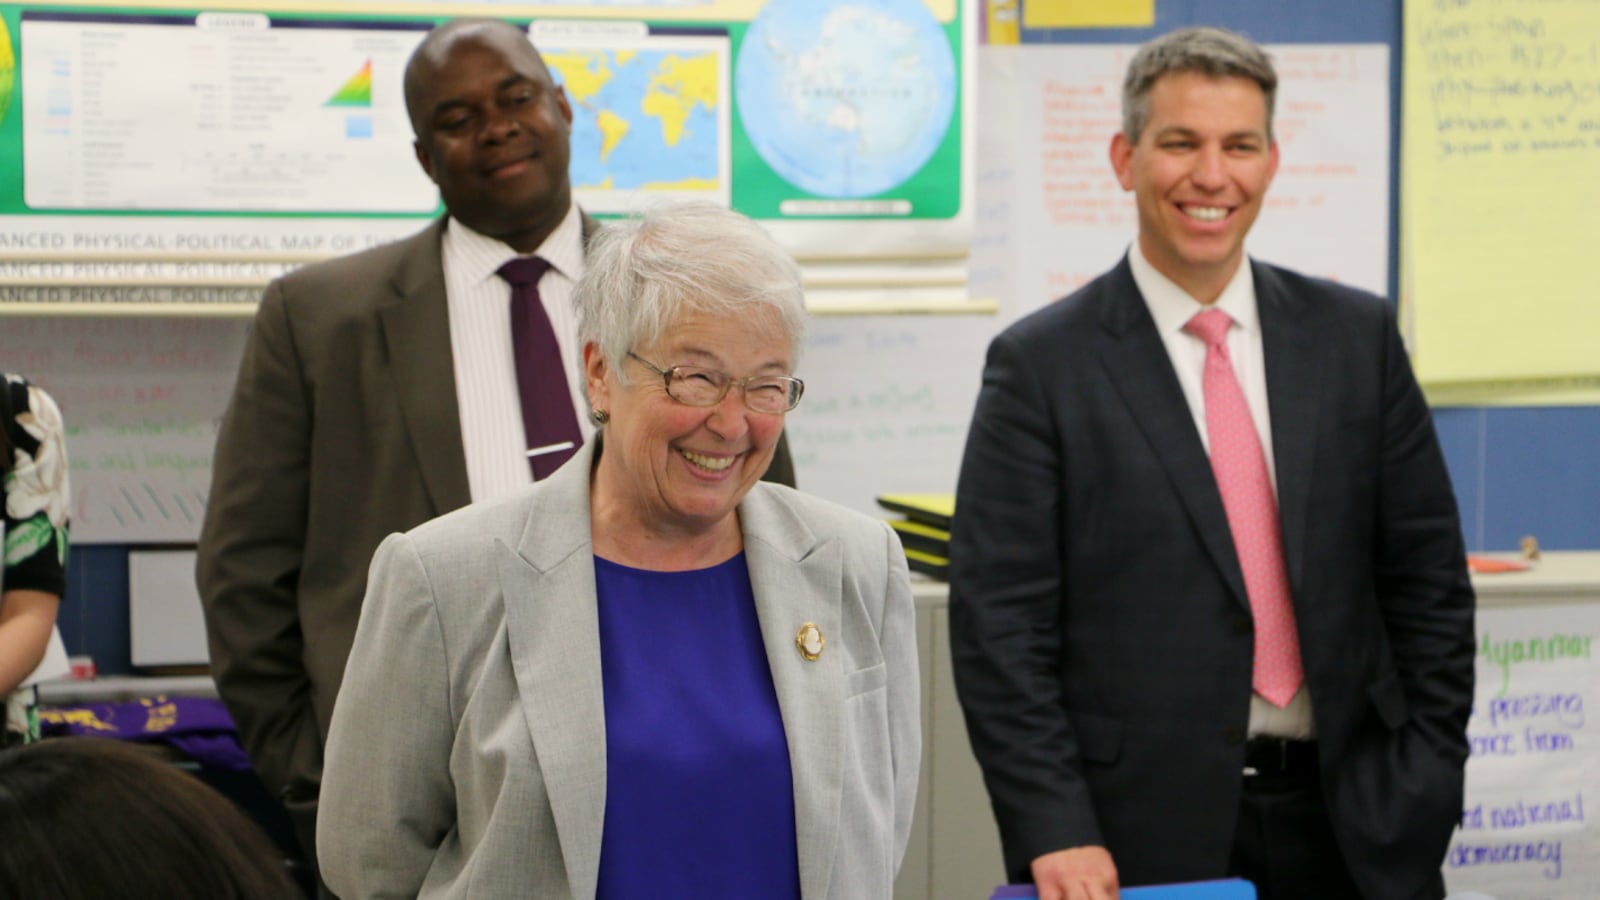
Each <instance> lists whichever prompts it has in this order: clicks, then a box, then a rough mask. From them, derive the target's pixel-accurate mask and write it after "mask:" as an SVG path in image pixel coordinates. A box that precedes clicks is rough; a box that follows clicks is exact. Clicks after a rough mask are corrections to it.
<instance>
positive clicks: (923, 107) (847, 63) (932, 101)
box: [735, 0, 957, 197]
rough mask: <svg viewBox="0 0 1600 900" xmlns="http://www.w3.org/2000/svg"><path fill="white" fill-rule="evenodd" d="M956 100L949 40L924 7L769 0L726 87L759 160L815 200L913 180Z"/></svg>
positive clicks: (906, 0) (890, 1)
mask: <svg viewBox="0 0 1600 900" xmlns="http://www.w3.org/2000/svg"><path fill="white" fill-rule="evenodd" d="M956 90H957V80H956V67H955V60H954V54H953V52H952V50H951V48H950V41H949V39H948V38H947V37H946V35H945V33H944V31H943V30H942V29H941V28H940V26H939V23H938V21H937V20H935V19H934V17H933V14H932V13H931V12H929V11H928V8H927V6H925V5H924V4H923V3H922V0H771V2H770V3H768V4H767V5H766V7H764V8H763V9H762V11H761V13H760V15H758V16H756V19H755V21H754V22H753V23H751V25H750V30H749V32H748V33H746V34H745V37H744V44H743V45H742V47H741V48H740V50H739V64H738V67H737V74H736V76H735V93H736V95H737V97H738V100H739V116H740V119H741V121H742V122H743V123H744V128H745V131H746V132H747V133H748V134H749V135H750V140H751V142H752V143H753V144H754V145H755V148H756V152H758V153H759V154H761V158H762V159H764V160H766V162H767V164H768V165H770V166H771V167H772V168H773V169H774V170H775V171H776V172H777V173H778V174H779V175H780V176H782V177H783V178H784V179H786V180H787V181H789V182H790V183H792V184H793V185H795V186H796V187H798V188H801V189H803V190H806V191H810V192H811V193H814V194H818V195H820V196H824V197H865V196H870V195H873V194H879V193H882V192H884V191H888V190H892V189H893V188H894V187H896V186H897V185H899V184H901V183H902V182H904V181H905V180H906V179H908V178H910V177H911V176H912V175H915V174H916V173H917V171H918V170H919V169H921V168H922V166H923V165H924V164H926V163H927V162H928V159H929V158H930V157H931V156H932V155H933V153H934V151H935V150H936V149H938V147H939V143H940V142H941V141H942V140H943V139H944V135H945V132H946V131H947V130H948V129H949V128H950V124H951V116H952V114H953V112H954V110H955V102H956Z"/></svg>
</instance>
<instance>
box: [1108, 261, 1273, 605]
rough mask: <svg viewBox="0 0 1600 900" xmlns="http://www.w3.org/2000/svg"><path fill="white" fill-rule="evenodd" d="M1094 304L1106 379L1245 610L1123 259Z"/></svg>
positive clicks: (1187, 419) (1214, 504) (1174, 392)
mask: <svg viewBox="0 0 1600 900" xmlns="http://www.w3.org/2000/svg"><path fill="white" fill-rule="evenodd" d="M1098 302H1099V303H1100V306H1101V316H1100V321H1101V323H1102V324H1103V325H1104V326H1105V329H1106V332H1107V333H1108V335H1109V337H1110V340H1109V342H1108V343H1107V344H1106V346H1105V347H1104V348H1103V349H1102V351H1101V353H1100V361H1101V363H1102V364H1103V365H1104V366H1105V369H1106V371H1107V373H1108V374H1109V375H1110V376H1111V384H1112V386H1113V387H1114V388H1115V390H1116V391H1117V393H1118V394H1119V395H1120V396H1121V398H1122V401H1123V403H1124V404H1125V405H1126V406H1127V408H1128V413H1129V414H1130V415H1131V416H1132V417H1133V419H1134V421H1135V422H1137V423H1138V425H1139V429H1140V431H1142V432H1143V433H1144V436H1145V440H1146V441H1148V442H1149V444H1150V447H1151V449H1152V450H1153V451H1154V453H1155V455H1156V458H1157V459H1159V460H1160V461H1161V466H1162V468H1163V469H1164V470H1165V471H1166V473H1167V478H1168V480H1169V481H1170V482H1171V483H1172V489H1173V491H1174V493H1176V494H1177V495H1178V499H1179V501H1180V502H1181V503H1182V504H1183V506H1184V509H1185V510H1186V511H1187V512H1188V514H1189V518H1190V519H1192V520H1193V521H1194V525H1195V531H1196V532H1197V533H1198V534H1199V536H1200V541H1201V543H1202V544H1203V545H1204V546H1205V548H1206V552H1207V553H1209V554H1210V555H1211V558H1212V560H1213V561H1214V562H1215V563H1216V565H1217V569H1218V570H1219V571H1220V572H1221V573H1222V577H1223V580H1224V581H1226V582H1227V584H1228V587H1229V588H1230V589H1231V590H1232V591H1233V595H1234V597H1235V598H1237V599H1238V601H1239V602H1240V603H1241V604H1243V605H1244V607H1245V608H1246V609H1249V606H1250V601H1249V598H1248V595H1247V594H1246V593H1245V589H1244V573H1243V572H1242V571H1241V570H1240V568H1239V557H1238V554H1237V553H1236V552H1235V551H1234V548H1233V536H1232V535H1233V533H1232V531H1230V530H1229V528H1228V514H1227V512H1226V511H1225V510H1224V509H1223V508H1222V495H1221V494H1220V493H1219V492H1218V491H1217V480H1216V476H1215V475H1214V474H1213V473H1212V471H1211V460H1210V458H1209V457H1208V456H1206V451H1205V445H1204V444H1202V443H1200V435H1199V433H1198V432H1196V431H1195V425H1194V415H1193V413H1191V412H1190V411H1189V403H1188V401H1186V400H1185V399H1184V398H1183V389H1182V388H1181V387H1180V386H1179V385H1178V376H1177V374H1176V373H1174V372H1173V371H1172V357H1171V356H1169V355H1168V354H1167V348H1166V345H1165V344H1163V343H1162V342H1161V335H1160V334H1159V333H1158V332H1157V331H1156V325H1155V320H1154V319H1152V318H1151V317H1150V310H1149V308H1148V307H1146V306H1145V304H1144V298H1143V295H1142V294H1140V293H1139V286H1138V284H1137V283H1136V282H1134V280H1133V270H1132V269H1131V268H1129V266H1128V261H1127V258H1126V257H1124V258H1123V260H1122V262H1121V264H1119V265H1118V266H1117V267H1116V268H1115V269H1112V270H1111V272H1110V273H1109V274H1108V275H1107V276H1106V278H1105V280H1104V281H1103V282H1102V287H1101V290H1100V296H1099V298H1098Z"/></svg>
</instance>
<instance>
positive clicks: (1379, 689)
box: [950, 28, 1473, 900]
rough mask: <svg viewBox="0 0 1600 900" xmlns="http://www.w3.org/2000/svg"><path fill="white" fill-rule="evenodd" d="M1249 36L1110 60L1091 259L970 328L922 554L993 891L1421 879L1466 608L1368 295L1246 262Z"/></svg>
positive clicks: (1219, 36) (1394, 344) (1390, 894)
mask: <svg viewBox="0 0 1600 900" xmlns="http://www.w3.org/2000/svg"><path fill="white" fill-rule="evenodd" d="M1276 86H1277V77H1276V75H1275V73H1274V71H1273V68H1272V64H1271V61H1270V59H1269V58H1268V57H1267V55H1266V54H1265V53H1264V52H1263V51H1262V50H1261V49H1260V48H1259V47H1258V46H1256V45H1255V44H1253V43H1251V42H1250V41H1248V40H1247V39H1245V38H1243V37H1241V36H1239V35H1236V34H1233V33H1231V32H1227V31H1222V30H1219V29H1213V28H1195V29H1185V30H1183V31H1179V32H1174V33H1172V34H1169V35H1166V36H1164V37H1162V38H1160V39H1158V40H1155V41H1153V42H1151V43H1149V44H1147V45H1145V46H1144V47H1143V48H1141V49H1140V51H1139V52H1138V54H1137V55H1136V56H1135V57H1134V58H1133V60H1132V61H1131V63H1130V65H1129V71H1128V74H1127V79H1126V82H1125V84H1124V91H1123V128H1122V132H1121V133H1120V134H1118V135H1117V136H1116V137H1115V138H1114V139H1113V141H1112V143H1111V162H1112V165H1113V167H1114V168H1115V170H1116V173H1117V177H1118V179H1119V180H1120V181H1121V183H1122V186H1123V188H1124V189H1125V190H1129V191H1132V192H1133V193H1134V195H1135V198H1136V200H1137V206H1138V211H1139V236H1138V240H1137V241H1135V242H1134V244H1133V245H1132V246H1131V247H1130V249H1129V251H1128V254H1127V257H1126V258H1125V259H1123V261H1122V262H1120V263H1119V264H1118V265H1117V266H1116V267H1115V268H1113V269H1112V270H1111V271H1110V272H1107V273H1106V274H1105V275H1102V276H1101V277H1100V278H1098V279H1096V280H1095V281H1093V282H1091V283H1090V284H1088V285H1087V286H1085V287H1084V288H1083V289H1081V290H1079V291H1078V292H1076V293H1074V294H1072V295H1071V296H1069V297H1066V298H1065V299H1063V300H1061V301H1059V302H1057V303H1054V304H1052V305H1050V306H1048V307H1046V308H1045V309H1042V310H1040V311H1039V312H1037V313H1034V314H1033V315H1031V316H1029V317H1027V318H1025V319H1023V320H1022V321H1020V322H1018V323H1017V324H1016V325H1015V326H1013V327H1011V328H1009V329H1008V330H1006V331H1005V332H1004V333H1003V334H1001V335H1000V336H999V337H998V338H996V339H995V341H994V342H993V344H992V345H991V346H990V348H989V354H988V360H987V363H986V366H985V369H984V376H983V388H982V392H981V394H980V395H979V399H978V405H977V410H976V413H975V414H974V417H973V422H972V428H971V432H970V434H969V436H968V441H967V448H966V455H965V458H964V460H963V464H962V471H961V481H960V488H959V492H958V495H957V502H956V510H957V515H956V519H955V525H954V532H953V536H952V547H951V566H952V568H951V574H952V578H951V607H950V618H951V641H952V645H953V651H954V656H955V676H956V685H957V688H958V690H959V693H960V697H961V702H962V705H963V708H964V710H965V713H966V718H967V727H968V731H969V734H970V736H971V739H972V746H973V750H974V752H975V753H976V755H977V758H978V761H979V763H980V764H981V765H982V767H983V771H984V776H985V780H986V782H987V785H988V788H989V794H990V797H991V800H992V801H993V805H994V811H995V816H996V818H997V819H998V821H999V825H1000V832H1001V837H1002V840H1003V843H1004V846H1005V856H1006V866H1007V870H1008V874H1009V876H1010V877H1011V878H1012V879H1013V880H1018V881H1026V880H1033V881H1035V882H1036V883H1037V884H1038V886H1039V895H1040V897H1041V898H1042V900H1057V898H1072V900H1078V898H1101V897H1107V898H1109V897H1114V896H1116V892H1117V888H1118V885H1119V884H1147V883H1159V882H1178V881H1192V880H1199V879H1206V878H1219V877H1224V876H1230V875H1231V876H1238V877H1245V878H1248V879H1250V880H1251V881H1253V882H1254V883H1255V884H1256V886H1257V889H1258V890H1259V891H1260V893H1261V896H1263V897H1265V898H1278V900H1283V898H1293V900H1305V898H1320V897H1338V898H1345V897H1367V898H1405V900H1410V898H1438V897H1442V896H1443V895H1444V886H1443V882H1442V880H1441V877H1440V863H1441V862H1442V860H1443V857H1444V853H1445V848H1446V845H1447V843H1448V841H1449V837H1450V833H1451V830H1452V828H1453V826H1454V824H1455V822H1456V821H1457V820H1458V818H1459V816H1460V813H1461V801H1462V771H1463V766H1464V764H1465V760H1466V757H1467V741H1466V734H1465V732H1466V722H1467V716H1468V713H1469V711H1470V704H1471V699H1472V679H1473V621H1472V620H1473V595H1472V588H1471V584H1470V582H1469V580H1468V577H1467V572H1466V564H1465V553H1464V549H1463V545H1462V541H1461V535H1460V525H1459V521H1458V517H1457V512H1456V506H1455V501H1454V497H1453V494H1452V491H1451V488H1450V482H1449V478H1448V475H1447V473H1446V470H1445V466H1444V461H1443V459H1442V457H1441V455H1440V452H1439V447H1438V441H1437V438H1436V437H1435V435H1434V431H1433V426H1432V420H1431V417H1430V415H1429V411H1428V408H1427V406H1426V404H1425V402H1424V400H1423V397H1422V394H1421V392H1420V390H1419V389H1418V387H1417V384H1416V381H1415V378H1414V376H1413V375H1412V372H1411V368H1410V365H1409V363H1408V362H1407V359H1406V356H1405V351H1404V348H1403V347H1402V345H1401V342H1400V337H1399V334H1398V332H1397V330H1396V327H1395V315H1394V310H1393V308H1392V306H1391V305H1390V304H1389V303H1388V302H1387V301H1385V300H1383V299H1382V298H1379V297H1375V296H1371V295H1369V294H1366V293H1364V292H1361V291H1357V290H1353V289H1351V288H1348V287H1343V286H1340V285H1337V284H1333V283H1330V282H1326V281H1321V280H1317V279H1313V278H1308V277H1305V276H1303V275H1299V274H1296V273H1294V272H1290V271H1287V270H1284V269H1280V268H1278V267H1275V266H1271V265H1267V264H1264V263H1260V262H1255V261H1252V260H1248V259H1246V257H1245V254H1244V250H1243V244H1244V239H1245V235H1246V234H1247V233H1248V232H1249V230H1250V226H1251V225H1252V223H1253V222H1254V221H1255V218H1256V215H1257V213H1258V212H1259V211H1260V209H1261V204H1262V202H1263V198H1264V195H1265V193H1266V191H1267V188H1268V186H1269V185H1270V184H1271V181H1272V177H1273V174H1274V173H1275V172H1276V170H1277V165H1278V147H1277V144H1276V143H1275V141H1274V140H1273V137H1272V108H1273V95H1274V92H1275V89H1276Z"/></svg>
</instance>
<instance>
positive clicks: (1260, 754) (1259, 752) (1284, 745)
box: [1244, 737, 1317, 778]
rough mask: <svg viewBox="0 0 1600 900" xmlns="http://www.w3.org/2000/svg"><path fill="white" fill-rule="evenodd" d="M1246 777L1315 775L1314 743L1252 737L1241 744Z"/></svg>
mask: <svg viewBox="0 0 1600 900" xmlns="http://www.w3.org/2000/svg"><path fill="white" fill-rule="evenodd" d="M1244 774H1245V776H1246V777H1263V776H1264V777H1278V778H1284V777H1290V778H1316V777H1317V742H1316V741H1294V740H1289V739H1288V738H1275V737H1253V738H1251V739H1250V740H1249V741H1247V742H1246V743H1245V745H1244Z"/></svg>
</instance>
